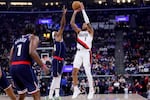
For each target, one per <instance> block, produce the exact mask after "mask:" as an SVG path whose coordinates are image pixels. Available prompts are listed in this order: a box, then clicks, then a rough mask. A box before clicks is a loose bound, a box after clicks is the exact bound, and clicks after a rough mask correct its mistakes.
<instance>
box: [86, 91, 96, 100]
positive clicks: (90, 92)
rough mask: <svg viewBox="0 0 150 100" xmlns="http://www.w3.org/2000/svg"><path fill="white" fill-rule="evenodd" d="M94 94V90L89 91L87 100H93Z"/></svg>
mask: <svg viewBox="0 0 150 100" xmlns="http://www.w3.org/2000/svg"><path fill="white" fill-rule="evenodd" d="M94 93H95V91H94V89H90V91H89V94H88V97H87V99H89V100H91V99H93V96H94Z"/></svg>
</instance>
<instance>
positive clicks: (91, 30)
mask: <svg viewBox="0 0 150 100" xmlns="http://www.w3.org/2000/svg"><path fill="white" fill-rule="evenodd" d="M80 6H81V11H82V15H83V18H84V21H85V23H86V24H87V26H88V31H89V32H90V34H92V35H93V34H94V30H93V27H92V26H91V24H90V20H89V17H88V16H87V14H86V11H85V9H84V5H83V3H81V5H80Z"/></svg>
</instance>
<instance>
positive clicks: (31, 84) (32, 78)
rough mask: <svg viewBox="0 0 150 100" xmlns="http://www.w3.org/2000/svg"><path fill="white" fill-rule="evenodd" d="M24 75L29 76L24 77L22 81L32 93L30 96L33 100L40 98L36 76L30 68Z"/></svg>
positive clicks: (39, 99)
mask: <svg viewBox="0 0 150 100" xmlns="http://www.w3.org/2000/svg"><path fill="white" fill-rule="evenodd" d="M30 68H31V67H30ZM26 77H29V78H26V80H23V81H24V83H25V86H26V87H27V89H28V93H29V94H32V97H33V99H34V100H41V98H40V89H39V87H38V81H37V77H36V75H35V73H34V71H33V69H32V68H31V69H30V70H29V71H28V75H26Z"/></svg>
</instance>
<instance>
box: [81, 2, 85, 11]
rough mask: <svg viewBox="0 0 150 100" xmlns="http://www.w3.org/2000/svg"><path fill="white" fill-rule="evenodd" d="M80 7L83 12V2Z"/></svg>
mask: <svg viewBox="0 0 150 100" xmlns="http://www.w3.org/2000/svg"><path fill="white" fill-rule="evenodd" d="M80 7H81V10H83V9H84V8H85V7H84V4H83V2H81V3H80Z"/></svg>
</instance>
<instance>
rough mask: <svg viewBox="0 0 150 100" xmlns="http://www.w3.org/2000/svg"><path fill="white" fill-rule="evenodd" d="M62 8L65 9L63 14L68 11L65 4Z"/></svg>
mask: <svg viewBox="0 0 150 100" xmlns="http://www.w3.org/2000/svg"><path fill="white" fill-rule="evenodd" d="M62 10H63V14H66V13H67V8H66V7H65V5H64V6H63V8H62Z"/></svg>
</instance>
